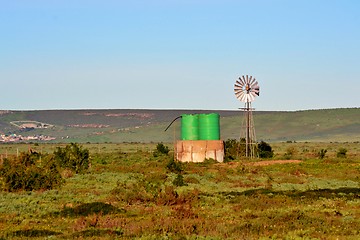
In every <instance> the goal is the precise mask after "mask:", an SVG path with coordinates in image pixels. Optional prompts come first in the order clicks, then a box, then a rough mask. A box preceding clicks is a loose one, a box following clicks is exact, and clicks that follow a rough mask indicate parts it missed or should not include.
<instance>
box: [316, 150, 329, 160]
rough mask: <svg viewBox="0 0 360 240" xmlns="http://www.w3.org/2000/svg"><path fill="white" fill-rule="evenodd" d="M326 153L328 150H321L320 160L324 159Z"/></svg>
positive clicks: (319, 153)
mask: <svg viewBox="0 0 360 240" xmlns="http://www.w3.org/2000/svg"><path fill="white" fill-rule="evenodd" d="M326 153H327V150H326V149H321V150H320V151H319V152H318V156H319V158H320V159H324V157H325V154H326Z"/></svg>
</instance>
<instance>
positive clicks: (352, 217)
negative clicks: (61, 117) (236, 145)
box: [0, 143, 360, 239]
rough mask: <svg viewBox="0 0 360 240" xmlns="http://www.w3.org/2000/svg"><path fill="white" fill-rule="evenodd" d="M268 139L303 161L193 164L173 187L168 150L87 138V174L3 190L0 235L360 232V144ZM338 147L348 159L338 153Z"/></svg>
mask: <svg viewBox="0 0 360 240" xmlns="http://www.w3.org/2000/svg"><path fill="white" fill-rule="evenodd" d="M56 146H57V145H51V144H40V145H39V146H33V145H31V147H32V148H36V150H38V149H42V151H43V152H49V153H50V152H52V151H53V149H55V148H56ZM272 146H273V149H274V151H275V154H276V156H277V157H276V158H275V159H283V155H284V154H285V153H286V151H287V149H288V148H289V147H294V148H296V150H297V151H296V155H294V158H293V159H301V160H302V162H301V163H298V164H290V163H288V164H274V165H267V166H252V165H251V163H252V162H254V161H255V160H252V161H249V160H245V159H242V160H240V159H239V160H236V161H234V162H230V163H213V162H211V161H209V162H205V163H200V164H194V163H188V164H183V165H182V168H183V171H182V173H181V174H182V176H183V177H184V181H185V183H186V185H185V186H180V187H176V186H174V185H173V180H174V179H175V178H176V176H177V173H174V172H171V171H170V170H169V169H168V168H167V167H166V166H167V164H168V162H169V160H170V158H171V155H172V153H171V152H170V154H169V155H170V156H164V155H163V156H157V157H154V155H153V151H154V150H155V149H156V144H130V143H126V144H85V145H83V147H85V148H88V149H89V150H90V154H91V162H92V165H91V168H90V171H89V172H88V173H86V174H72V175H69V176H67V178H66V179H65V184H64V185H62V186H61V187H60V188H57V189H53V190H49V191H33V192H15V193H9V192H4V191H2V192H0V239H1V238H3V239H28V238H31V239H47V238H49V239H77V238H79V239H84V238H90V239H269V238H270V239H324V238H325V239H359V238H360V230H359V229H360V156H359V146H358V144H356V143H346V144H342V143H274V144H272ZM10 147H11V148H10ZM340 147H345V148H347V149H348V153H347V154H348V156H347V158H336V151H337V150H338V149H339V148H340ZM17 148H19V149H22V150H27V149H28V145H26V144H23V145H0V154H2V153H3V152H4V151H5V150H7V151H9V152H10V151H11V152H12V153H16V149H17ZM325 148H326V149H328V153H327V154H326V156H325V158H324V159H318V158H317V157H316V155H315V153H316V152H317V151H318V150H319V149H325Z"/></svg>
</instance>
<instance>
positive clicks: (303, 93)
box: [0, 0, 360, 110]
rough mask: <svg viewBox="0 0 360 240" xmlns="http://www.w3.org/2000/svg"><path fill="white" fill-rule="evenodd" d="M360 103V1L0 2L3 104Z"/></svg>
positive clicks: (301, 106) (287, 106)
mask: <svg viewBox="0 0 360 240" xmlns="http://www.w3.org/2000/svg"><path fill="white" fill-rule="evenodd" d="M246 74H248V75H252V76H254V77H256V79H257V80H258V81H259V85H260V88H261V89H260V91H261V92H260V96H259V97H258V98H257V99H256V100H255V102H254V103H253V107H255V108H256V109H257V110H305V109H321V108H341V107H359V103H360V94H359V93H358V92H359V90H360V1H356V0H354V1H351V0H338V1H334V0H301V1H292V0H287V1H285V0H238V1H231V0H222V1H220V0H219V1H211V0H209V1H205V0H193V1H190V0H167V1H165V0H164V1H161V0H157V1H155V0H154V1H152V0H147V1H145V0H143V1H140V0H131V1H106V0H102V1H100V0H77V1H76V0H62V1H60V0H58V1H55V0H31V1H25V0H21V1H20V0H11V1H7V0H0V83H1V88H0V89H1V90H0V93H1V94H0V96H1V99H0V100H1V101H0V109H7V110H29V109H97V108H99V109H109V108H110V109H117V108H129V109H214V110H216V109H219V110H220V109H230V110H235V109H237V108H239V107H243V103H241V102H239V101H238V100H237V99H236V98H235V95H234V91H233V87H234V83H235V81H236V79H237V78H238V77H239V76H241V75H246Z"/></svg>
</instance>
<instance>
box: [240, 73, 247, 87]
mask: <svg viewBox="0 0 360 240" xmlns="http://www.w3.org/2000/svg"><path fill="white" fill-rule="evenodd" d="M241 81H242V83H243V84H244V85H245V84H246V81H245V77H244V75H242V76H241Z"/></svg>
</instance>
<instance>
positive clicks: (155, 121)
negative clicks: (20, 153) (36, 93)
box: [0, 108, 360, 143]
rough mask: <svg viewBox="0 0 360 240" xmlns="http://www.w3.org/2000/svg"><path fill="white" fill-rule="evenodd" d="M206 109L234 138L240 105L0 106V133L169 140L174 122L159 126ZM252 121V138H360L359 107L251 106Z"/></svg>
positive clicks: (61, 138)
mask: <svg viewBox="0 0 360 240" xmlns="http://www.w3.org/2000/svg"><path fill="white" fill-rule="evenodd" d="M211 112H217V113H219V114H220V116H221V120H220V122H221V138H222V139H228V138H235V139H237V138H239V136H240V130H241V124H242V119H243V113H242V112H241V111H240V110H234V111H231V110H180V109H176V110H169V109H167V110H159V109H154V110H152V109H80V110H31V111H11V110H0V134H2V135H3V136H5V135H6V136H8V135H17V136H18V135H21V136H39V135H42V136H49V137H51V138H48V139H53V138H55V139H54V140H51V141H52V142H100V143H101V142H172V141H174V139H178V138H179V135H180V130H179V129H180V122H179V121H177V122H176V123H175V124H174V125H173V126H172V127H171V129H170V130H168V131H167V132H164V129H165V127H166V126H167V125H168V124H169V123H170V121H172V120H173V119H174V118H176V117H178V116H180V115H181V114H192V113H211ZM254 122H255V129H256V135H257V139H258V140H265V141H327V142H330V141H360V108H337V109H320V110H316V109H311V110H299V111H255V112H254ZM20 123H21V124H20ZM34 123H36V124H35V125H34ZM21 126H22V127H21ZM30 139H31V138H30ZM33 140H34V141H36V139H33ZM0 141H1V138H0ZM26 141H29V140H26Z"/></svg>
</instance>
